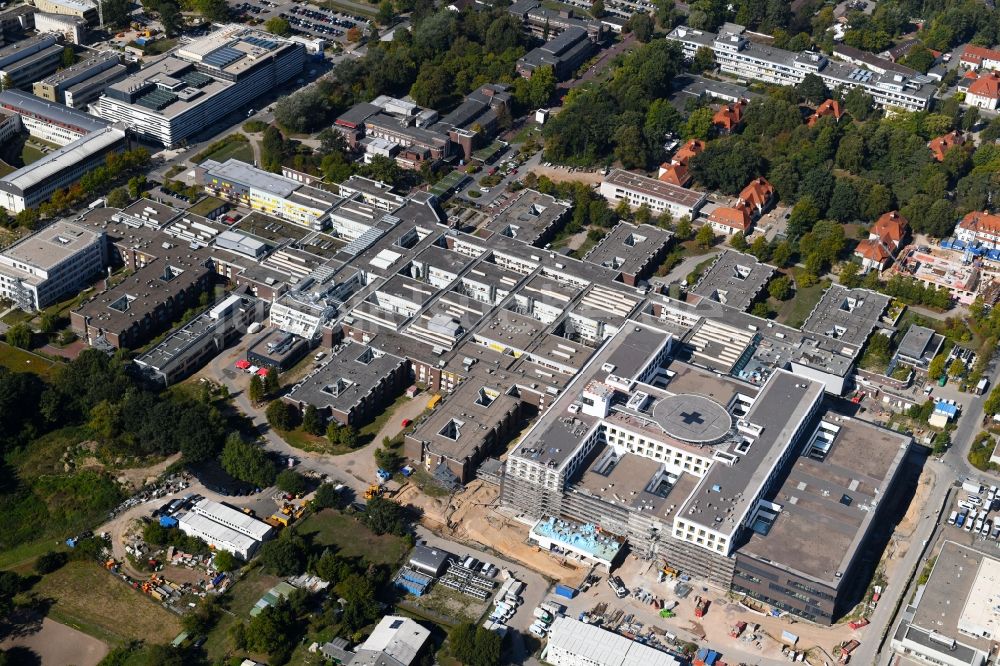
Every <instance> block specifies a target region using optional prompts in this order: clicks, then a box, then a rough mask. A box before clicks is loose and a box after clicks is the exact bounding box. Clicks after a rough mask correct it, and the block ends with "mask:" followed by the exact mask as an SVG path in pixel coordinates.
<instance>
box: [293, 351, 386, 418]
mask: <svg viewBox="0 0 1000 666" xmlns="http://www.w3.org/2000/svg"><path fill="white" fill-rule="evenodd" d="M400 363H403V359H401V358H400V357H398V356H395V355H394V354H383V353H382V352H381V351H380V350H378V349H375V348H373V347H369V346H368V345H362V344H358V343H356V342H351V343H349V344H348V345H347V346H346V347H344V348H343V349H341V351H340V352H338V353H336V354H334V355H333V356H331V357H330V358H329V360H327V361H326V362H325V363H324V364H323V365H321V366H320V367H319V368H317V369H315V370H313V371H312V372H310V373H309V374H308V375H306V377H305V378H304V379H303V380H302V381H301V382H299V383H298V384H296V385H295V386H293V387H292V390H291V391H289V393H288V398H289V399H290V400H294V401H301V402H304V403H306V404H309V405H315V406H316V407H317V408H320V409H323V408H326V407H332V408H333V409H336V410H339V411H344V412H347V411H350V409H351V407H352V406H354V405H356V404H358V403H359V402H360V401H361V399H362V398H364V397H365V396H366V395H368V393H370V392H371V391H372V390H373V389H374V388H375V387H376V386H377V385H378V384H379V382H381V381H383V380H384V379H385V378H386V377H388V376H389V374H390V373H391V372H392V371H393V370H394V369H395V368H396V367H397V366H398V365H399V364H400Z"/></svg>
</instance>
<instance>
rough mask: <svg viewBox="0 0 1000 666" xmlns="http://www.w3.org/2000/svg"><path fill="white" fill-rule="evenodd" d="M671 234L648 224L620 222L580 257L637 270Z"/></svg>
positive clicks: (596, 262) (661, 247) (620, 268)
mask: <svg viewBox="0 0 1000 666" xmlns="http://www.w3.org/2000/svg"><path fill="white" fill-rule="evenodd" d="M671 238H673V234H672V233H671V232H669V231H667V230H666V229H660V228H658V227H654V226H652V225H649V224H642V225H638V226H636V225H634V224H629V223H628V222H620V223H619V224H618V225H617V226H615V228H614V229H612V230H611V232H610V233H609V234H607V235H606V236H605V237H604V238H602V239H601V240H600V242H598V243H597V245H595V246H594V247H593V248H591V250H590V252H588V253H587V255H586V256H585V257H584V258H583V259H584V261H589V262H591V263H593V264H599V265H601V266H607V267H608V268H612V269H614V270H620V271H622V272H623V273H630V274H635V273H637V272H638V271H639V270H640V269H641V268H642V267H643V266H644V265H645V264H646V262H647V261H649V259H650V258H651V257H654V256H655V255H656V254H657V253H658V252H660V251H661V250H662V249H663V248H664V247H666V246H667V244H669V243H670V239H671Z"/></svg>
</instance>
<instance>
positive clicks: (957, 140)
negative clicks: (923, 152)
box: [927, 130, 965, 162]
mask: <svg viewBox="0 0 1000 666" xmlns="http://www.w3.org/2000/svg"><path fill="white" fill-rule="evenodd" d="M964 143H965V137H964V136H963V135H962V133H961V132H959V131H957V130H956V131H954V132H949V133H948V134H945V135H944V136H939V137H937V138H936V139H931V141H930V143H928V144H927V147H928V148H930V149H931V154H933V155H934V159H936V160H937V161H938V162H943V161H944V156H945V155H946V154H947V153H948V151H949V150H951V149H952V148H954V147H955V146H961V145H962V144H964Z"/></svg>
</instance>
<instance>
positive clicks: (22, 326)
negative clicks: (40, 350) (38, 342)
mask: <svg viewBox="0 0 1000 666" xmlns="http://www.w3.org/2000/svg"><path fill="white" fill-rule="evenodd" d="M32 337H33V334H32V332H31V328H29V327H28V325H27V324H26V323H24V322H19V323H17V324H14V325H13V326H11V327H10V328H8V329H7V344H9V345H11V346H13V347H19V348H20V349H31V339H32Z"/></svg>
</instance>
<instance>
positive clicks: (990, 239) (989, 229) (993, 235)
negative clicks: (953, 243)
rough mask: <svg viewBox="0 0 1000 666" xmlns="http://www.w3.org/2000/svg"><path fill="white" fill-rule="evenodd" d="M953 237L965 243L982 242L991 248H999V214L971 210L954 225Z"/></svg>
mask: <svg viewBox="0 0 1000 666" xmlns="http://www.w3.org/2000/svg"><path fill="white" fill-rule="evenodd" d="M955 237H956V238H957V239H958V240H960V241H963V242H965V243H982V244H983V245H984V246H986V247H987V248H989V249H991V250H997V249H1000V215H995V214H993V213H990V212H987V211H983V212H979V211H972V212H971V213H969V214H968V215H966V216H965V217H963V218H962V220H961V222H959V223H958V226H957V227H955Z"/></svg>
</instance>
